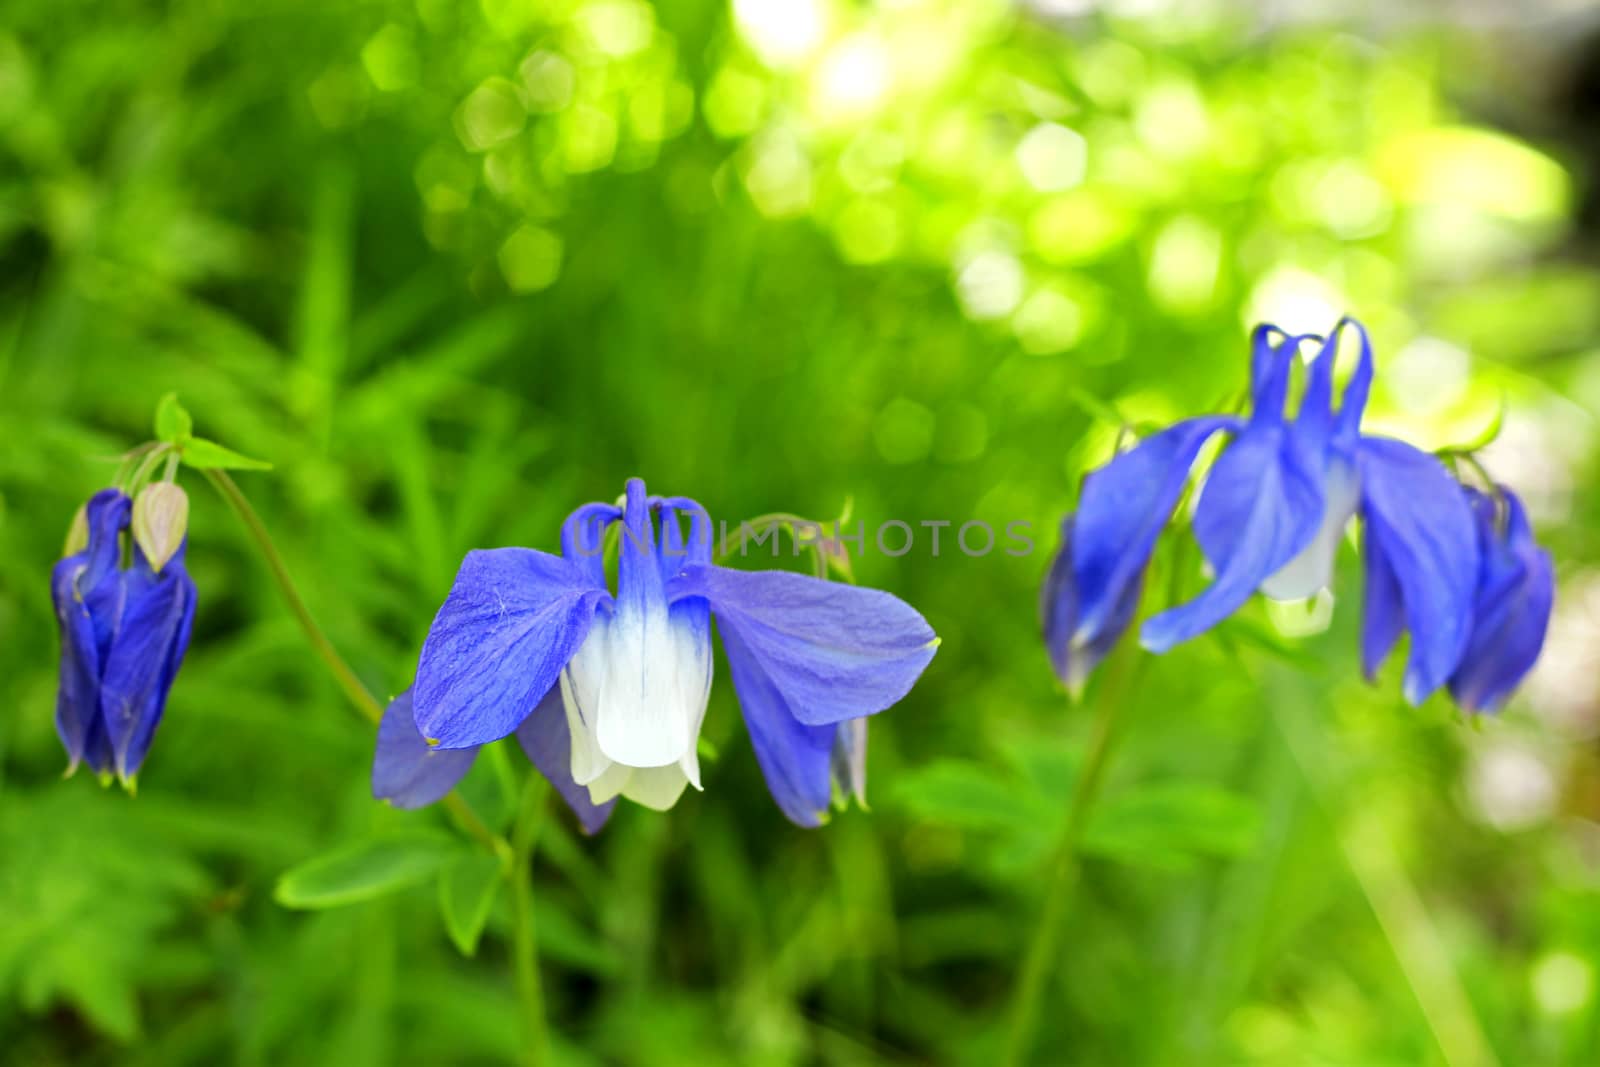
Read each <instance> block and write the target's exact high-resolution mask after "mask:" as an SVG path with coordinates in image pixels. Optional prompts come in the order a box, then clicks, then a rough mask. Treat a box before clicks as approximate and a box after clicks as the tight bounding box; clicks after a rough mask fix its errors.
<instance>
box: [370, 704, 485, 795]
mask: <svg viewBox="0 0 1600 1067" xmlns="http://www.w3.org/2000/svg"><path fill="white" fill-rule="evenodd" d="M478 747H479V746H477V745H473V746H472V747H470V748H435V747H434V746H432V745H430V744H428V742H426V741H424V740H423V739H422V735H421V734H420V733H418V732H417V724H416V719H415V715H414V711H413V708H412V706H411V690H410V689H409V688H408V689H406V691H405V692H403V693H401V694H400V695H399V696H397V697H395V698H394V699H393V700H391V701H389V706H388V707H387V708H385V709H384V712H383V721H382V722H380V723H379V724H378V748H377V751H376V752H374V753H373V755H372V795H373V796H374V797H376V798H377V799H379V800H387V801H388V802H389V803H390V804H393V805H394V806H395V807H397V808H424V807H427V806H428V805H429V804H432V803H433V802H434V801H436V800H439V799H440V798H442V797H443V796H444V795H445V794H446V793H449V792H450V790H452V789H454V788H455V787H456V783H457V782H459V781H461V779H462V778H464V777H466V774H467V772H468V771H469V770H471V769H472V761H473V760H475V759H477V758H478Z"/></svg>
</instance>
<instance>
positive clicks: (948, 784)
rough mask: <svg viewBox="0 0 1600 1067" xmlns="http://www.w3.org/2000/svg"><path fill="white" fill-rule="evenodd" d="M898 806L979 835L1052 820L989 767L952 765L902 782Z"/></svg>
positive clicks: (924, 771)
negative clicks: (978, 831)
mask: <svg viewBox="0 0 1600 1067" xmlns="http://www.w3.org/2000/svg"><path fill="white" fill-rule="evenodd" d="M894 800H895V802H896V803H897V804H899V805H900V806H901V807H904V808H906V809H908V810H910V811H911V812H912V813H913V814H916V815H920V816H922V817H923V818H925V819H931V820H933V821H934V822H942V823H948V824H950V825H952V826H962V827H967V828H970V829H977V830H983V829H1007V828H1018V827H1026V826H1032V825H1035V824H1036V823H1037V822H1038V820H1039V819H1040V818H1041V817H1044V818H1049V815H1048V813H1046V812H1044V811H1043V810H1042V807H1043V806H1042V805H1041V804H1040V802H1039V799H1038V797H1037V796H1035V795H1034V794H1032V793H1031V792H1030V791H1028V790H1024V789H1019V788H1018V787H1017V786H1016V785H1014V784H1012V783H1011V782H1009V781H1007V780H1005V779H1004V778H1003V777H1001V776H999V775H996V774H995V772H994V771H992V770H989V769H988V768H986V767H982V766H979V765H978V764H975V763H961V762H957V761H954V760H941V761H938V762H935V763H931V764H929V765H928V766H927V767H924V768H922V769H921V770H920V771H917V772H915V773H913V774H909V775H906V776H905V777H903V778H901V779H900V781H899V783H898V784H897V785H896V787H895V790H894Z"/></svg>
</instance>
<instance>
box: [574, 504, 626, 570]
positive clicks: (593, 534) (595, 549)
mask: <svg viewBox="0 0 1600 1067" xmlns="http://www.w3.org/2000/svg"><path fill="white" fill-rule="evenodd" d="M621 517H622V509H621V508H619V507H617V506H616V505H615V504H585V505H583V506H582V507H581V508H578V509H577V510H576V511H574V512H573V513H572V514H571V515H568V516H567V520H566V521H565V522H563V523H562V524H561V555H562V558H564V559H566V560H568V561H570V562H572V563H574V564H576V565H578V566H579V567H581V568H582V569H583V571H584V573H585V574H587V575H588V576H589V579H590V581H592V582H593V583H594V584H595V585H605V584H606V527H608V526H610V525H611V524H612V523H614V522H616V521H617V520H618V519H620V518H621Z"/></svg>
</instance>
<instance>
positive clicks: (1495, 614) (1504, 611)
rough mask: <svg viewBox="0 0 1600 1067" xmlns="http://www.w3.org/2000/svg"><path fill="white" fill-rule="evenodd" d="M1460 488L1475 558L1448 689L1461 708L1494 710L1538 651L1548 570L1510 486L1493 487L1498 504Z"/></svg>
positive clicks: (1550, 600)
mask: <svg viewBox="0 0 1600 1067" xmlns="http://www.w3.org/2000/svg"><path fill="white" fill-rule="evenodd" d="M1466 493H1467V496H1468V499H1469V500H1470V501H1471V502H1472V511H1473V514H1474V515H1475V516H1476V517H1477V520H1478V546H1479V550H1480V552H1481V557H1482V558H1481V561H1480V563H1479V570H1478V591H1477V599H1476V601H1475V603H1474V606H1473V619H1472V636H1471V638H1470V639H1469V640H1468V641H1467V649H1466V651H1465V652H1464V653H1462V656H1461V662H1460V664H1459V665H1457V667H1456V670H1455V673H1454V674H1452V675H1451V676H1450V694H1451V696H1453V697H1455V700H1456V703H1457V704H1460V705H1461V706H1462V707H1463V708H1465V709H1467V710H1468V711H1477V712H1495V711H1499V710H1500V708H1501V707H1502V706H1504V704H1505V702H1506V698H1508V697H1509V696H1510V695H1511V692H1512V690H1514V689H1516V687H1517V686H1518V684H1520V683H1521V681H1522V679H1523V678H1524V677H1526V676H1527V674H1528V672H1529V671H1530V670H1532V669H1533V664H1534V661H1535V660H1537V659H1538V658H1539V650H1540V649H1541V648H1542V647H1543V646H1544V635H1545V631H1546V630H1547V629H1548V628H1549V624H1550V609H1551V607H1552V606H1553V604H1554V602H1555V571H1554V568H1553V567H1552V566H1551V563H1550V554H1549V553H1548V552H1546V551H1545V550H1544V549H1542V548H1540V547H1539V546H1538V545H1537V544H1536V543H1535V542H1534V539H1533V529H1532V527H1531V526H1529V524H1528V516H1527V513H1526V512H1524V511H1523V509H1522V501H1520V500H1518V499H1517V496H1516V494H1515V493H1513V492H1511V490H1509V489H1507V488H1506V487H1505V486H1499V487H1497V495H1498V498H1499V502H1500V506H1499V507H1497V506H1496V499H1495V497H1491V496H1488V495H1486V494H1484V493H1480V492H1478V491H1477V490H1476V489H1467V490H1466Z"/></svg>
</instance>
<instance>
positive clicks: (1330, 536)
mask: <svg viewBox="0 0 1600 1067" xmlns="http://www.w3.org/2000/svg"><path fill="white" fill-rule="evenodd" d="M1322 492H1323V509H1322V526H1321V527H1320V528H1319V529H1318V530H1317V536H1316V537H1314V538H1312V540H1311V543H1310V544H1309V545H1307V546H1306V547H1305V548H1303V549H1301V550H1300V554H1299V555H1297V556H1295V557H1294V559H1291V560H1290V561H1289V562H1288V563H1285V564H1284V565H1283V566H1282V567H1280V568H1279V569H1278V571H1277V572H1276V573H1275V574H1273V575H1272V576H1271V577H1269V578H1268V579H1267V580H1266V581H1264V582H1262V583H1261V592H1262V593H1264V594H1265V595H1267V596H1269V597H1271V598H1272V599H1273V600H1304V599H1305V598H1306V597H1309V596H1314V595H1315V594H1316V593H1317V592H1318V590H1321V589H1324V588H1326V587H1327V586H1328V584H1329V582H1331V581H1332V579H1333V562H1334V559H1335V558H1336V557H1337V556H1338V554H1339V539H1340V538H1341V537H1343V536H1344V528H1345V527H1346V526H1348V525H1349V524H1350V518H1351V516H1353V515H1354V514H1355V513H1356V505H1357V503H1359V501H1360V499H1361V483H1360V479H1359V478H1358V477H1357V476H1356V472H1355V469H1354V468H1353V467H1352V466H1351V465H1350V464H1348V463H1344V462H1341V461H1339V460H1335V461H1333V462H1332V463H1330V464H1329V466H1328V473H1327V476H1326V477H1325V478H1324V480H1323V486H1322Z"/></svg>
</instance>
